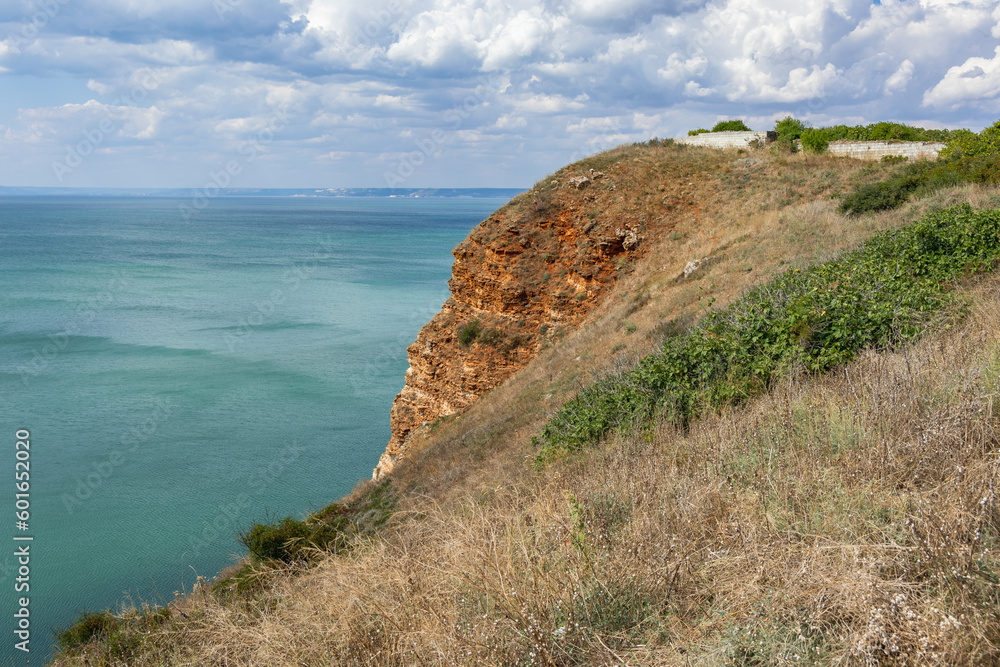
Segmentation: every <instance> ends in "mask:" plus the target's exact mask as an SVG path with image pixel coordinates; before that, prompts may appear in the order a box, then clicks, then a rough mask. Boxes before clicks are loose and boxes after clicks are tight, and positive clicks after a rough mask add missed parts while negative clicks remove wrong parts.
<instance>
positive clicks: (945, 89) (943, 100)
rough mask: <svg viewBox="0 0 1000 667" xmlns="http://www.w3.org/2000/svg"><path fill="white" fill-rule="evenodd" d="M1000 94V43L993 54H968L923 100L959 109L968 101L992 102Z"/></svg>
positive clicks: (976, 102)
mask: <svg viewBox="0 0 1000 667" xmlns="http://www.w3.org/2000/svg"><path fill="white" fill-rule="evenodd" d="M998 97H1000V46H998V47H996V48H995V49H994V54H993V57H992V58H969V59H968V60H966V61H965V62H964V63H962V64H961V65H957V66H955V67H952V68H950V69H949V70H948V71H947V72H946V73H945V75H944V78H942V79H941V81H939V82H938V84H937V85H936V86H934V88H932V89H931V90H929V91H927V94H925V95H924V104H925V105H927V106H931V107H950V108H952V109H956V108H959V107H962V106H965V105H970V104H974V105H979V104H983V103H992V106H993V107H994V108H995V107H996V99H997V98H998Z"/></svg>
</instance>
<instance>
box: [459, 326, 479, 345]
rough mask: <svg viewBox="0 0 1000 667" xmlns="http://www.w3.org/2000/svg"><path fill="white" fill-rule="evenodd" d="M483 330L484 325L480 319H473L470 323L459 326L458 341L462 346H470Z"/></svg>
mask: <svg viewBox="0 0 1000 667" xmlns="http://www.w3.org/2000/svg"><path fill="white" fill-rule="evenodd" d="M481 331H482V325H481V324H480V323H479V320H478V319H477V320H472V321H471V322H469V323H468V324H464V325H462V326H461V327H459V328H458V343H459V344H460V345H461V346H462V347H469V346H470V345H472V344H473V343H474V342H476V339H477V338H479V334H480V333H481Z"/></svg>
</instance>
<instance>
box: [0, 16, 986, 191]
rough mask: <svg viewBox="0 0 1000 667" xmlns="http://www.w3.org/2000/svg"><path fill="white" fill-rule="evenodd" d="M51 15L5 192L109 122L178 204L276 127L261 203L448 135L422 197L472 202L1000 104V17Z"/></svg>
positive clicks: (21, 44)
mask: <svg viewBox="0 0 1000 667" xmlns="http://www.w3.org/2000/svg"><path fill="white" fill-rule="evenodd" d="M56 5H57V9H56V10H53V12H51V13H50V14H45V13H43V14H39V15H37V16H35V19H36V20H35V23H36V24H37V25H33V24H32V20H33V19H32V16H34V15H35V14H36V13H37V11H38V10H37V7H36V5H35V4H32V3H29V2H27V1H26V0H21V1H19V2H11V3H6V4H5V5H4V6H3V7H2V8H0V35H7V37H6V38H4V39H3V41H0V77H5V76H16V77H18V78H17V81H19V82H23V81H26V80H29V79H30V80H32V81H34V82H36V83H34V84H32V85H26V84H23V83H20V84H19V85H18V87H17V88H16V90H17V91H18V94H17V96H16V99H15V100H14V101H10V100H9V99H8V100H7V101H6V102H0V124H2V125H3V126H4V127H5V135H4V136H5V139H4V141H5V144H4V147H5V153H6V154H7V155H8V156H9V157H8V158H7V160H6V162H7V165H6V166H0V182H3V181H4V180H7V181H9V180H10V179H12V178H24V174H31V173H41V172H32V171H31V169H30V168H29V167H30V165H31V164H35V163H37V164H42V163H43V162H44V159H42V158H39V157H38V155H40V154H41V153H40V152H39V151H41V150H42V149H41V147H43V146H45V147H48V148H47V149H46V150H49V151H50V152H51V151H58V150H60V149H61V146H62V145H63V144H65V142H66V141H69V140H71V139H72V138H73V137H78V136H80V133H81V132H84V131H85V130H86V129H87V128H88V127H91V126H93V122H94V119H95V117H96V116H95V114H96V115H98V116H99V115H102V114H103V115H104V116H105V117H110V118H113V119H114V120H115V122H116V130H115V133H114V135H113V137H112V139H113V141H116V142H120V143H121V144H122V145H123V146H124V145H126V144H127V145H128V147H129V150H130V151H131V152H132V153H130V155H131V154H134V155H136V156H142V155H143V151H146V153H145V158H146V159H148V160H153V159H154V158H155V159H156V160H161V161H162V163H163V164H164V165H176V167H168V166H164V169H168V168H175V169H176V172H175V173H174V174H173V175H172V178H174V179H175V180H172V181H169V182H166V181H165V184H173V185H183V184H184V183H183V182H182V181H183V179H184V178H185V177H186V176H185V174H187V173H201V172H204V171H205V169H203V168H201V167H200V166H198V167H192V165H204V164H209V165H210V164H212V162H213V161H217V160H219V159H222V158H220V156H222V157H225V156H226V155H229V154H231V152H232V151H233V150H234V147H235V146H239V145H240V142H241V141H245V140H246V138H247V137H248V136H249V137H253V136H254V135H255V133H259V132H261V131H262V130H261V128H266V127H267V126H268V123H270V122H272V120H273V118H274V114H276V113H282V114H286V115H287V118H288V122H287V124H286V125H285V126H283V127H282V130H281V137H280V139H275V141H274V142H273V143H272V144H271V145H269V147H268V159H269V160H272V164H279V163H280V164H281V165H282V168H283V169H287V171H278V170H276V169H272V170H271V171H270V172H266V174H265V172H261V174H265V176H264V177H266V178H272V179H274V178H279V179H280V180H277V181H270V182H268V183H258V184H257V185H267V184H274V185H291V184H293V183H301V182H302V179H315V178H317V176H320V177H322V179H323V183H315V184H316V185H342V184H346V185H380V182H379V181H380V179H381V175H382V173H383V172H384V171H385V169H386V168H387V167H391V166H392V165H391V164H390V163H391V162H392V160H398V159H399V157H398V156H399V155H400V154H405V152H406V151H410V150H415V149H416V147H417V144H416V142H419V141H423V140H426V138H427V137H429V136H431V135H432V134H433V133H434V132H435V131H444V132H447V133H448V135H447V139H448V140H447V142H445V143H444V144H442V146H441V147H439V149H438V150H436V151H435V153H434V157H433V159H430V158H429V159H428V160H427V163H426V164H425V165H424V166H423V167H422V168H421V170H420V171H419V172H418V173H416V174H415V175H414V176H413V177H412V178H413V179H414V180H413V181H411V182H414V183H417V184H421V185H423V184H432V183H433V184H441V185H454V184H466V185H477V184H478V183H476V182H470V181H468V180H463V179H472V178H476V177H478V175H480V174H483V173H487V172H485V171H482V170H481V168H480V167H479V166H478V162H477V161H480V160H482V156H483V155H484V154H495V155H496V156H497V159H496V160H495V161H493V162H494V164H495V165H509V166H505V167H503V168H504V169H506V170H507V171H506V172H504V174H501V175H497V174H495V173H491V178H490V182H494V183H498V182H502V184H504V185H508V184H509V185H518V184H524V185H526V184H528V183H530V182H532V181H533V180H534V178H535V177H537V176H539V175H541V174H544V173H547V172H549V171H551V170H552V169H553V168H556V167H558V166H559V165H560V164H562V163H563V162H565V161H566V159H568V158H569V157H570V156H573V155H577V154H579V153H580V152H581V151H587V150H591V149H594V148H596V147H606V146H605V144H606V143H607V142H609V141H616V140H622V141H624V140H630V141H631V140H638V139H644V138H648V137H650V136H653V135H656V136H678V135H683V134H685V133H686V131H687V130H688V129H691V128H693V127H701V126H708V125H711V124H712V123H713V122H714V121H715V120H716V119H718V118H726V117H736V116H740V117H745V118H747V119H750V120H752V121H753V122H754V123H757V124H758V125H757V126H758V127H759V129H766V128H767V127H768V126H769V125H770V124H771V123H773V121H774V120H775V119H776V118H778V117H782V116H784V115H787V114H789V113H791V114H793V115H796V116H798V117H802V118H803V119H805V120H809V121H811V122H814V123H824V122H871V121H875V120H880V119H892V120H900V121H912V122H916V121H918V120H919V121H920V122H924V123H938V124H941V125H944V126H947V125H968V126H978V127H982V126H984V125H987V124H990V123H992V121H993V120H995V118H994V117H993V116H994V115H995V114H996V111H995V109H996V99H997V97H1000V50H998V49H997V47H996V40H997V39H998V38H1000V7H998V6H997V3H996V0H962V1H961V2H956V1H955V0H882V2H881V3H880V4H872V3H871V2H870V0H797V1H796V2H788V0H718V1H717V2H711V3H709V2H707V0H542V1H540V2H539V1H538V0H531V1H529V0H505V1H504V2H500V1H499V0H476V1H473V0H369V1H367V2H364V3H359V2H356V1H355V0H213V2H211V3H210V2H205V1H204V0H171V1H170V2H166V1H165V0H155V1H154V0H150V1H149V2H143V3H137V2H134V0H74V1H73V2H72V3H56V4H55V5H53V6H54V7H56ZM49 80H51V81H56V80H58V81H60V82H61V83H60V84H58V85H61V86H64V89H65V92H63V89H60V88H57V87H56V86H57V84H55V83H52V84H46V83H45V82H46V81H49ZM66 81H75V82H77V84H78V85H76V86H75V87H74V86H65V83H66ZM39 90H42V91H44V94H38V91H39ZM21 91H24V92H21ZM36 94H37V99H36V97H33V95H36ZM917 114H920V115H917ZM928 114H931V115H932V116H933V117H930V118H928V117H927V116H928ZM973 129H975V127H973ZM529 138H530V140H531V141H530V144H529V145H530V146H531V147H532V149H531V151H530V152H528V153H526V152H525V151H524V150H523V144H524V142H525V140H526V139H529ZM110 141H111V139H109V142H110ZM400 142H403V143H406V142H410V143H412V144H413V145H412V146H403V147H400V146H398V145H396V144H398V143H400ZM129 159H132V158H129ZM135 159H139V158H138V157H136V158H135ZM526 160H527V161H530V163H528V162H526ZM19 161H20V162H19ZM19 164H20V165H22V166H23V165H28V166H27V167H24V168H19V167H18V165H19ZM497 168H500V167H497ZM4 169H6V171H4ZM95 169H96V167H95ZM109 169H111V167H109ZM118 169H119V171H118V175H119V176H120V177H127V176H129V175H130V174H131V173H132V171H133V170H130V169H129V168H128V163H127V161H126V162H123V163H122V164H121V166H119V167H118ZM246 171H247V174H248V176H247V178H250V177H253V174H254V170H253V169H252V168H249V167H248V169H247V170H246ZM112 177H113V172H112V171H109V172H108V173H107V174H104V175H100V178H112ZM33 178H37V176H33ZM94 178H95V179H96V178H98V175H97V174H96V173H95V175H94ZM344 179H348V180H349V182H344ZM435 179H437V180H435ZM449 179H457V180H449ZM498 179H499V180H498ZM108 184H109V185H117V184H119V183H114V182H109V183H108ZM308 184H309V185H312V184H314V183H313V182H312V181H311V180H310V182H309V183H308ZM146 185H151V184H146Z"/></svg>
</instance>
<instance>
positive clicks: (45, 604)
mask: <svg viewBox="0 0 1000 667" xmlns="http://www.w3.org/2000/svg"><path fill="white" fill-rule="evenodd" d="M179 203H182V202H181V200H175V199H156V198H148V199H147V198H82V197H59V198H42V197H30V198H29V197H25V198H13V197H11V198H4V199H0V287H2V289H0V451H6V452H7V454H6V455H5V456H3V457H2V458H0V466H2V465H4V464H3V463H2V461H4V460H6V461H7V463H6V464H5V465H6V466H7V469H8V472H7V473H3V472H2V469H0V480H3V479H7V480H8V481H7V482H6V483H4V482H0V517H3V516H7V517H8V519H7V526H6V528H4V523H3V522H2V521H0V544H2V543H4V542H6V543H7V545H8V546H7V548H5V549H2V550H0V658H4V660H5V661H7V662H10V661H13V664H25V659H26V658H28V657H30V659H31V661H32V663H33V664H42V662H43V660H44V658H45V657H47V656H48V654H49V647H50V646H51V645H52V641H53V640H52V633H51V629H52V628H54V627H60V626H64V625H65V624H67V623H68V622H70V621H72V620H73V619H74V618H75V617H76V615H77V613H78V612H79V611H81V610H93V609H100V608H106V607H114V606H116V605H117V604H118V603H119V602H120V601H121V600H122V599H123V598H124V597H125V596H130V597H131V599H132V600H133V601H135V602H139V601H149V602H151V603H163V602H166V601H169V600H170V599H172V598H173V596H174V592H175V591H183V590H185V589H190V587H191V584H192V583H193V581H194V580H195V577H196V576H198V575H201V576H206V577H212V576H214V575H215V574H217V573H218V571H219V570H220V569H221V568H223V567H225V566H226V565H228V564H230V563H231V562H233V560H234V558H235V555H237V554H239V553H240V549H241V547H240V545H239V544H238V542H237V540H236V538H235V531H236V530H237V529H238V528H239V527H241V526H242V527H244V528H245V527H247V526H248V525H249V524H251V523H252V522H253V521H255V520H262V519H265V518H267V517H272V518H273V517H281V516H286V515H294V516H303V515H304V514H305V513H306V512H308V511H310V510H315V509H318V508H320V507H322V506H324V505H326V504H327V503H329V502H331V501H333V500H335V499H337V498H338V497H340V496H342V495H343V494H345V493H346V492H348V491H349V490H350V489H351V487H352V486H353V485H354V484H355V483H356V482H357V481H358V480H359V479H365V478H368V477H369V476H370V475H371V470H372V468H373V467H374V465H375V464H376V463H377V461H378V457H379V454H381V452H382V450H383V448H384V446H385V443H386V441H387V440H388V437H389V408H390V405H391V403H392V399H393V397H394V396H395V394H396V392H398V391H399V389H400V388H401V387H402V384H403V374H404V372H405V370H406V352H405V349H406V346H407V345H408V344H409V343H410V342H412V341H413V339H414V338H415V337H416V334H417V332H418V331H419V329H420V327H421V326H422V325H423V324H424V323H425V322H426V321H428V320H429V319H430V318H431V317H432V316H433V315H434V313H436V312H437V310H438V309H439V308H440V306H441V304H442V302H443V301H444V300H445V298H447V296H448V292H447V279H448V277H449V275H450V267H451V262H452V257H451V249H452V248H453V247H454V246H455V245H456V244H457V243H458V242H459V241H460V240H461V239H463V238H464V237H465V236H466V234H467V233H468V231H469V230H470V229H471V228H472V227H473V226H475V224H476V223H478V222H479V221H480V220H482V219H483V218H485V217H486V216H487V215H488V214H489V213H490V212H491V211H493V210H495V209H496V208H497V207H499V206H500V205H502V204H503V203H504V200H500V199H389V198H364V199H362V198H359V199H316V198H240V199H237V198H233V199H218V200H215V201H213V202H212V203H211V206H209V207H208V208H207V209H205V210H204V211H203V212H201V213H200V214H199V215H198V216H197V217H196V218H194V219H193V220H191V221H190V222H185V221H184V220H183V219H182V218H181V217H180V216H179V215H178V204H179ZM18 429H27V430H29V431H30V434H31V437H30V441H31V442H30V484H31V486H30V521H29V527H28V530H27V531H21V530H18V528H17V527H16V525H15V522H16V517H15V509H16V508H15V500H16V499H15V492H16V489H15V488H14V474H15V463H16V459H15V455H16V453H15V442H16V439H17V438H16V433H17V431H18ZM15 535H19V536H22V537H23V536H31V537H33V538H34V539H33V541H31V542H30V543H29V542H15V541H14V540H13V537H14V536H15ZM24 544H30V565H29V567H30V575H29V585H30V598H29V599H30V602H29V607H28V608H29V612H30V631H31V643H30V648H31V653H30V655H26V654H24V653H23V652H21V651H18V650H16V649H15V648H14V644H15V642H17V641H18V638H17V637H16V635H15V633H14V629H15V622H16V619H14V618H13V614H14V613H15V612H16V611H17V610H18V608H19V605H18V598H19V597H22V596H25V595H26V594H25V593H17V592H15V586H16V584H17V577H18V573H17V567H18V564H17V561H16V558H15V556H14V552H15V549H16V548H17V547H19V546H23V545H24ZM5 619H6V620H5Z"/></svg>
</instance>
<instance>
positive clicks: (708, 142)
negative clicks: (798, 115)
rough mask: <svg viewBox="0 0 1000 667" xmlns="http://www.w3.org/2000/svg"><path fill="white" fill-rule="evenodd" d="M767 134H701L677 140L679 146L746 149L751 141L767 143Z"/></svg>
mask: <svg viewBox="0 0 1000 667" xmlns="http://www.w3.org/2000/svg"><path fill="white" fill-rule="evenodd" d="M768 134H769V133H768V132H702V133H701V134H696V135H694V136H693V137H684V138H683V139H678V140H677V143H679V144H691V145H692V146H710V147H712V148H746V147H747V146H748V145H750V142H751V141H755V140H757V141H760V143H761V144H766V143H767V142H768Z"/></svg>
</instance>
